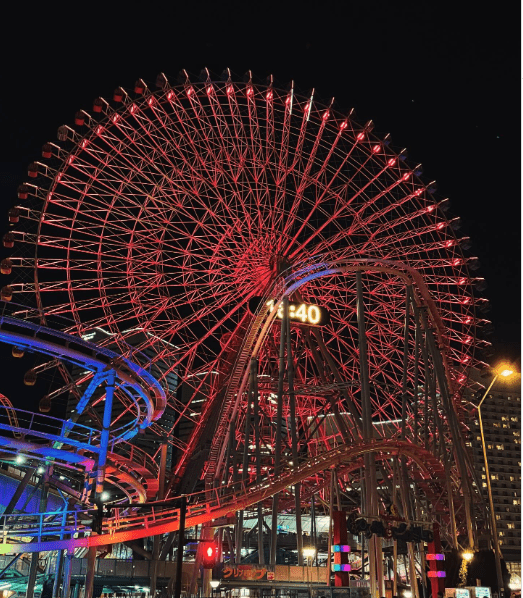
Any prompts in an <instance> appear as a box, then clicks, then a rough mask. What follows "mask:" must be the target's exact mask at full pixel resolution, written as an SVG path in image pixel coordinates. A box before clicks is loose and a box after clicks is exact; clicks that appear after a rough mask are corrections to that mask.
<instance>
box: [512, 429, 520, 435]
mask: <svg viewBox="0 0 523 598" xmlns="http://www.w3.org/2000/svg"><path fill="white" fill-rule="evenodd" d="M512 434H514V436H520V435H521V434H520V432H519V430H514V431H513V432H512Z"/></svg>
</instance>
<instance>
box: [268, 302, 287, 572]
mask: <svg viewBox="0 0 523 598" xmlns="http://www.w3.org/2000/svg"><path fill="white" fill-rule="evenodd" d="M288 319H289V298H288V297H287V296H286V297H284V299H283V319H282V321H281V325H280V327H281V334H280V355H279V358H280V359H279V368H278V369H279V371H278V397H277V401H278V405H277V407H276V442H275V449H274V476H275V477H278V475H279V474H280V457H281V422H282V419H283V380H284V377H285V331H286V329H287V320H288ZM278 499H279V493H276V494H275V495H274V496H273V499H272V525H271V563H270V564H271V565H276V548H277V547H276V543H277V541H278Z"/></svg>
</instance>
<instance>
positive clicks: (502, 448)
mask: <svg viewBox="0 0 523 598" xmlns="http://www.w3.org/2000/svg"><path fill="white" fill-rule="evenodd" d="M496 448H497V449H498V451H504V450H505V447H504V446H503V445H502V444H496Z"/></svg>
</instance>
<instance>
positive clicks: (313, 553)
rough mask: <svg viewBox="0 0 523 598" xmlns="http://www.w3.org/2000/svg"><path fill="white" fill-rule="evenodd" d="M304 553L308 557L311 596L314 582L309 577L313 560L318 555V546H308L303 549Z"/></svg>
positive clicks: (308, 584) (308, 582) (308, 580)
mask: <svg viewBox="0 0 523 598" xmlns="http://www.w3.org/2000/svg"><path fill="white" fill-rule="evenodd" d="M302 554H303V556H304V557H305V558H306V559H307V586H308V588H309V598H310V596H311V591H312V582H311V580H310V579H309V567H310V566H311V564H312V560H313V559H314V557H315V556H316V548H314V546H308V547H306V548H304V549H303V550H302Z"/></svg>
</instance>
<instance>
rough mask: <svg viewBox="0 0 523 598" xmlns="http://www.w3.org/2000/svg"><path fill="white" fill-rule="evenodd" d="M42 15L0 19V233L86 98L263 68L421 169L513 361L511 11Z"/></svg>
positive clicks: (516, 135)
mask: <svg viewBox="0 0 523 598" xmlns="http://www.w3.org/2000/svg"><path fill="white" fill-rule="evenodd" d="M41 6H42V8H39V9H37V10H36V11H34V10H33V9H31V10H32V11H33V12H31V10H29V7H28V5H24V6H23V7H22V8H19V9H18V10H19V14H18V15H15V16H13V17H12V20H11V21H6V22H4V30H5V31H4V34H3V39H2V42H1V43H2V46H3V48H2V55H3V65H2V71H1V77H2V82H3V85H2V88H3V89H2V94H1V95H0V126H1V131H2V138H3V141H2V145H1V152H0V157H1V159H0V175H1V176H0V201H1V206H2V209H3V212H4V214H5V220H4V222H5V225H4V227H3V229H4V230H7V210H8V209H9V207H11V206H12V205H13V203H14V202H15V197H16V187H17V186H18V184H20V183H21V182H23V181H24V180H25V178H26V174H25V173H26V167H27V164H28V163H29V162H31V161H32V160H34V159H39V157H40V148H41V146H42V145H43V143H44V142H46V141H54V140H55V139H56V129H57V127H58V126H59V125H61V124H72V123H73V120H74V114H75V112H76V111H77V110H78V109H80V108H84V109H86V110H87V111H90V110H91V106H92V100H93V99H94V98H95V97H97V96H99V95H101V96H105V97H107V98H111V97H112V91H113V90H114V88H115V87H117V86H119V85H122V86H123V87H126V88H130V87H132V85H133V83H134V81H135V80H136V79H137V78H139V77H141V78H143V79H144V80H145V81H148V82H151V83H152V84H154V80H155V78H156V75H157V74H158V73H159V72H164V73H165V74H166V75H168V76H170V77H173V78H174V79H175V78H176V75H177V73H178V72H179V71H180V70H181V69H183V68H184V69H186V70H187V71H189V72H190V73H193V74H194V75H195V76H197V74H198V73H199V71H200V70H201V69H202V68H203V67H208V68H209V69H210V70H211V71H213V72H215V73H217V74H219V73H221V72H222V71H223V69H224V68H225V67H229V68H230V69H231V70H232V71H233V72H234V73H237V74H238V75H239V76H241V75H243V73H245V72H246V71H247V70H248V69H251V70H252V71H253V73H254V75H255V76H257V77H259V78H260V80H262V79H264V78H265V77H266V76H267V75H269V74H271V73H272V74H273V75H274V77H275V79H276V82H277V83H278V84H279V85H280V86H285V85H287V84H288V83H289V82H290V81H291V79H293V80H294V81H295V84H296V87H297V89H298V90H301V91H303V92H305V93H307V92H308V91H310V90H311V89H312V88H315V89H316V93H317V96H318V97H320V98H322V99H323V100H325V101H329V100H330V98H331V97H332V96H335V98H336V108H337V109H338V110H340V111H342V112H347V113H348V112H349V110H350V109H351V108H353V107H354V108H355V109H356V115H357V117H358V119H359V120H360V121H367V120H369V119H372V120H374V122H375V132H377V133H378V134H379V133H383V134H386V133H390V134H391V136H392V141H393V143H394V145H395V146H396V147H400V148H403V147H406V148H407V149H408V155H409V159H410V160H412V162H413V163H414V164H418V163H420V162H421V163H422V164H423V167H424V176H423V178H424V180H426V181H427V182H429V181H432V180H434V179H435V180H436V181H437V183H438V193H439V195H440V196H441V197H449V198H450V200H451V205H452V214H453V215H457V216H460V217H461V220H462V227H461V230H460V234H461V235H466V236H470V237H471V239H472V249H471V251H472V253H473V254H475V255H477V256H478V257H479V259H480V263H481V267H480V269H479V271H477V272H476V275H479V276H483V277H484V278H485V279H486V281H487V285H488V286H487V289H486V290H485V291H484V292H483V294H484V296H486V297H488V298H489V300H490V302H491V306H492V307H491V311H490V312H489V314H488V315H487V316H486V317H488V318H489V319H491V320H492V321H493V324H494V336H493V338H492V340H493V341H494V344H495V349H496V355H498V356H500V357H501V356H507V357H509V358H511V359H516V358H519V355H520V221H521V220H520V87H519V86H520V32H519V23H520V16H519V14H518V13H516V12H515V11H514V12H513V13H507V12H505V11H504V10H503V9H504V6H505V5H504V4H503V3H494V4H492V3H491V4H488V5H485V6H488V7H489V10H485V9H484V8H482V7H481V5H480V4H479V3H472V2H470V3H469V2H454V3H452V4H446V5H443V3H440V2H434V1H430V2H416V3H411V2H383V3H381V2H372V1H366V2H350V1H349V0H345V1H343V2H335V1H328V0H323V1H321V0H316V1H315V2H308V1H304V2H284V1H283V0H282V1H281V2H279V3H276V2H274V3H271V2H255V1H253V0H250V1H248V0H247V1H245V0H244V1H242V2H218V1H216V2H209V3H207V2H200V3H193V4H191V5H190V7H189V8H188V7H187V6H186V5H182V4H180V3H176V2H170V3H165V2H164V3H162V4H159V3H154V2H149V3H141V4H140V5H134V4H133V3H118V5H116V4H114V5H113V4H112V3H107V2H106V3H104V2H91V3H82V5H81V8H80V7H78V8H75V7H74V6H72V5H70V7H69V8H68V9H66V10H67V12H66V11H65V10H64V11H60V12H56V14H53V13H52V12H50V11H49V7H48V3H44V4H42V5H41ZM78 6H80V5H78ZM113 6H114V10H111V8H112V7H113ZM116 6H117V8H116ZM3 284H5V283H3ZM4 383H5V382H4ZM2 384H3V383H2V382H0V391H2Z"/></svg>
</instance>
